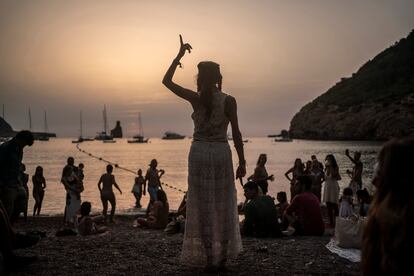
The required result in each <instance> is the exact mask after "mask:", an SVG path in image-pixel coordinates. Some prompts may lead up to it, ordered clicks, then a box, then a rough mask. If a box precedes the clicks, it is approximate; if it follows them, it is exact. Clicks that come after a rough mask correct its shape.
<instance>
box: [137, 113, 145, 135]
mask: <svg viewBox="0 0 414 276" xmlns="http://www.w3.org/2000/svg"><path fill="white" fill-rule="evenodd" d="M138 124H139V135H141V136H142V137H144V127H143V126H142V121H141V112H138Z"/></svg>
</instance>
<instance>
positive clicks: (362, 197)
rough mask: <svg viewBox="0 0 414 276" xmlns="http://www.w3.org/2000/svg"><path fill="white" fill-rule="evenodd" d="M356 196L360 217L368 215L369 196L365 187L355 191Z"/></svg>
mask: <svg viewBox="0 0 414 276" xmlns="http://www.w3.org/2000/svg"><path fill="white" fill-rule="evenodd" d="M357 198H358V203H359V215H360V216H361V217H366V216H368V211H369V207H370V206H371V201H372V200H371V196H370V195H369V192H368V190H367V189H366V188H364V189H363V190H358V191H357Z"/></svg>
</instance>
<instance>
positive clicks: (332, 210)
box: [323, 154, 341, 227]
mask: <svg viewBox="0 0 414 276" xmlns="http://www.w3.org/2000/svg"><path fill="white" fill-rule="evenodd" d="M325 162H326V163H325V188H324V190H323V202H325V203H326V207H327V209H328V217H329V223H330V226H331V227H335V217H336V216H337V215H338V201H339V184H338V180H341V176H340V175H339V167H338V163H336V159H335V157H334V156H333V155H332V154H328V155H327V156H326V159H325Z"/></svg>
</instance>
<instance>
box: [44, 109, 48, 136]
mask: <svg viewBox="0 0 414 276" xmlns="http://www.w3.org/2000/svg"><path fill="white" fill-rule="evenodd" d="M47 132H49V128H48V126H47V116H46V110H45V133H47Z"/></svg>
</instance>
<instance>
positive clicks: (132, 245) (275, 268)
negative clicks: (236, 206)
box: [12, 216, 359, 275]
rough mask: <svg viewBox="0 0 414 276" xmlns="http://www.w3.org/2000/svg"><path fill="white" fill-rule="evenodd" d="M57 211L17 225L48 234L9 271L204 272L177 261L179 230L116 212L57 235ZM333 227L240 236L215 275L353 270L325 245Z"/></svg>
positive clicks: (356, 265) (356, 267)
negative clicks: (86, 229) (98, 228)
mask: <svg viewBox="0 0 414 276" xmlns="http://www.w3.org/2000/svg"><path fill="white" fill-rule="evenodd" d="M62 220H63V219H62V217H61V216H53V217H38V218H35V219H33V218H32V217H30V218H29V221H28V222H27V223H23V222H19V223H18V224H16V225H15V228H16V230H18V231H30V230H41V231H46V232H47V237H46V238H44V239H42V240H41V241H40V242H39V243H38V244H37V245H35V246H34V247H32V248H29V249H21V250H16V253H17V254H20V255H38V256H39V261H37V262H35V263H34V264H32V265H30V266H28V267H27V268H23V269H21V270H20V271H19V272H16V273H13V274H12V275H150V274H157V275H159V274H160V275H207V274H205V273H203V270H202V269H201V268H200V269H197V268H193V267H188V266H185V265H183V264H181V263H180V262H179V255H180V251H181V244H182V239H183V234H174V235H168V234H166V233H164V232H163V231H159V230H146V229H136V228H133V226H132V225H133V220H134V217H132V216H117V217H116V222H117V223H116V224H115V225H109V227H110V229H111V231H110V232H107V233H104V234H101V235H95V236H67V237H56V236H55V234H56V231H57V230H58V229H59V228H60V227H61V225H62ZM332 232H333V230H328V231H326V233H325V235H324V236H322V237H284V238H278V239H256V238H243V247H244V250H243V252H242V253H241V254H240V255H239V256H238V258H237V259H235V260H232V261H231V262H230V263H229V265H228V272H226V273H221V274H220V275H270V274H279V275H294V274H296V275H297V274H301V275H303V274H327V275H332V274H341V275H358V274H359V263H352V262H350V261H348V260H346V259H343V258H341V257H339V256H337V255H335V254H333V253H331V252H330V251H329V250H328V249H326V247H325V245H326V244H327V243H328V242H329V240H330V238H331V236H332Z"/></svg>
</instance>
